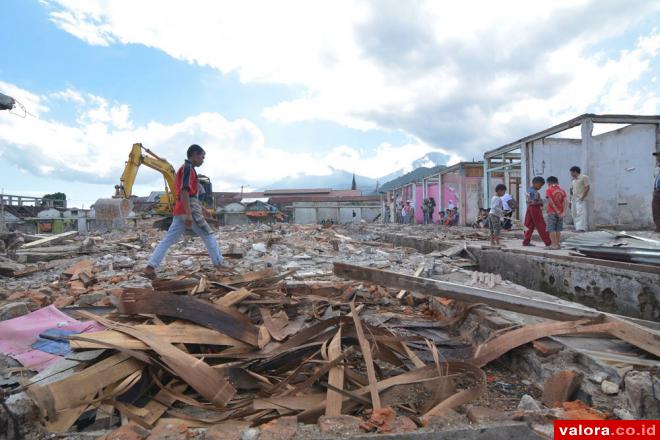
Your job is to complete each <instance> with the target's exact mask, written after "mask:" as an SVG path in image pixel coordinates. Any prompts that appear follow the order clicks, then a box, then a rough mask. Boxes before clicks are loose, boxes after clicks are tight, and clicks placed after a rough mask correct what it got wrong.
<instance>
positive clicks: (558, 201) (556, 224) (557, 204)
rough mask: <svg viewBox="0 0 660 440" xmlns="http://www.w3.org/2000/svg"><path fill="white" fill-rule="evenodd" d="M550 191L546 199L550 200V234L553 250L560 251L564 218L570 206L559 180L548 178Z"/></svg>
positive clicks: (552, 177)
mask: <svg viewBox="0 0 660 440" xmlns="http://www.w3.org/2000/svg"><path fill="white" fill-rule="evenodd" d="M547 182H548V189H547V190H546V192H545V198H546V199H548V232H549V233H550V240H551V241H552V246H551V249H555V250H556V249H559V248H560V246H559V241H560V239H561V230H562V229H563V227H564V216H565V215H566V208H567V205H568V197H567V196H566V191H564V190H563V189H562V188H561V187H560V186H559V179H557V178H556V177H555V176H550V177H548V180H547Z"/></svg>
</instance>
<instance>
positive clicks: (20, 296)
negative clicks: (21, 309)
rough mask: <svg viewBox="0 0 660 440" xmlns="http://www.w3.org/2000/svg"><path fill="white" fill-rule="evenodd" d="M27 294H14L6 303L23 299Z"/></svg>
mask: <svg viewBox="0 0 660 440" xmlns="http://www.w3.org/2000/svg"><path fill="white" fill-rule="evenodd" d="M26 295H27V292H14V293H12V294H11V295H9V296H8V297H7V301H16V300H17V299H21V298H25V296H26Z"/></svg>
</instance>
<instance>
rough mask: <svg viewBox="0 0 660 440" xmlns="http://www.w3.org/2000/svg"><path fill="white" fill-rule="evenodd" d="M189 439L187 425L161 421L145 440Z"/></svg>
mask: <svg viewBox="0 0 660 440" xmlns="http://www.w3.org/2000/svg"><path fill="white" fill-rule="evenodd" d="M189 438H190V433H189V432H188V425H186V424H185V423H182V422H175V421H172V422H169V421H161V422H159V423H158V424H157V425H156V427H155V428H154V429H153V430H152V431H151V435H150V436H149V437H147V440H187V439H189Z"/></svg>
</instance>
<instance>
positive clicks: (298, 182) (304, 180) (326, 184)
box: [263, 152, 449, 194]
mask: <svg viewBox="0 0 660 440" xmlns="http://www.w3.org/2000/svg"><path fill="white" fill-rule="evenodd" d="M448 160H449V156H448V155H446V154H443V153H439V152H430V153H427V154H426V155H424V156H422V157H420V158H418V159H416V160H414V161H412V162H411V163H410V165H409V166H407V167H404V168H401V169H400V170H397V171H395V172H393V173H390V174H387V175H384V176H382V177H379V178H377V179H372V178H370V177H365V176H361V175H359V174H356V175H355V183H356V185H357V188H358V189H359V190H360V191H362V193H364V194H372V193H375V192H376V187H377V185H378V186H382V185H383V184H385V183H387V182H389V181H391V180H394V179H396V178H397V177H401V176H403V175H405V174H407V173H409V172H411V171H414V170H416V169H419V168H432V167H436V166H438V165H445V164H446V163H447V161H448ZM352 181H353V173H351V172H348V171H344V170H336V169H332V173H330V174H328V175H307V174H303V175H298V176H289V177H285V178H284V179H281V180H278V181H277V182H274V183H272V184H270V185H268V186H266V187H265V188H263V189H264V190H273V189H287V188H299V189H309V188H332V189H350V188H351V183H352Z"/></svg>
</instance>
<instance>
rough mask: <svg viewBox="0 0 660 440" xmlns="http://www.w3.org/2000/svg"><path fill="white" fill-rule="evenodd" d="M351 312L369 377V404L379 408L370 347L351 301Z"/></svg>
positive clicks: (376, 381)
mask: <svg viewBox="0 0 660 440" xmlns="http://www.w3.org/2000/svg"><path fill="white" fill-rule="evenodd" d="M351 313H352V314H353V322H354V323H355V332H356V333H357V337H358V342H359V343H360V350H361V351H362V356H363V357H364V362H365V364H366V367H367V377H368V378H369V393H370V394H371V404H372V406H373V408H374V409H378V408H380V397H379V396H378V389H377V384H378V378H377V377H376V370H375V369H374V359H373V357H372V356H371V347H370V346H369V342H368V341H367V338H365V337H364V329H363V328H362V321H361V320H360V317H359V316H358V312H357V310H355V303H354V302H351Z"/></svg>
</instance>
